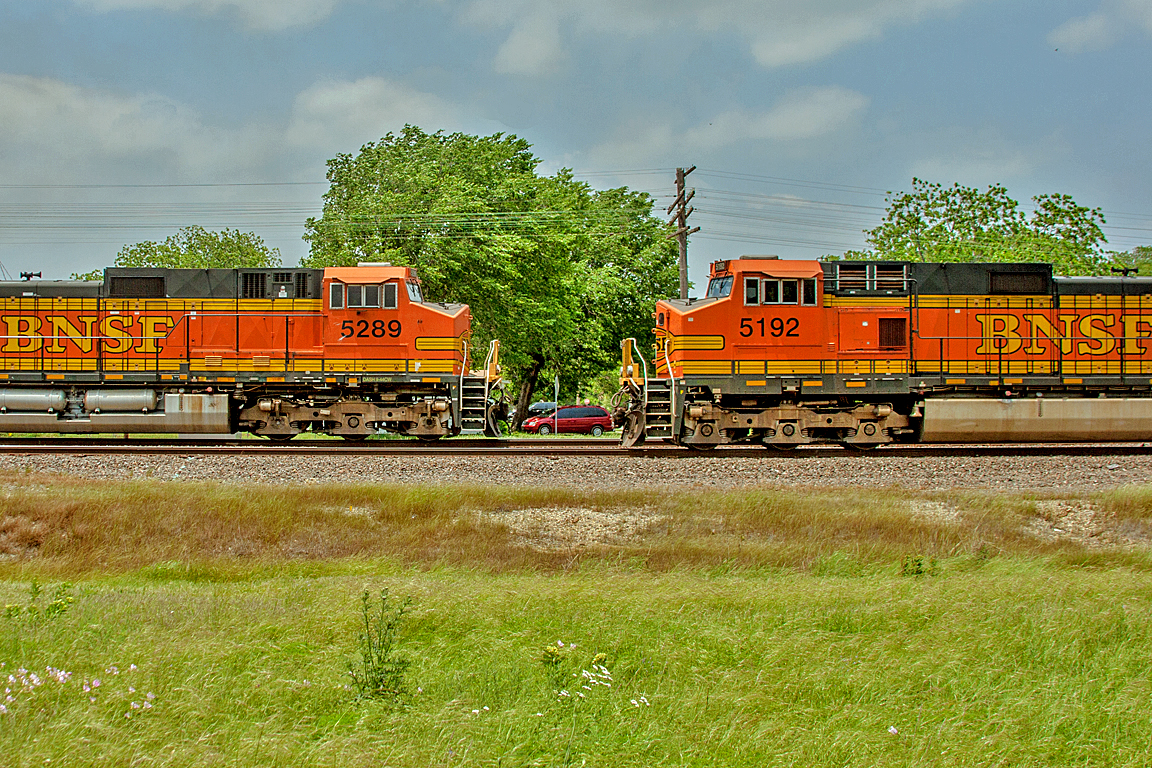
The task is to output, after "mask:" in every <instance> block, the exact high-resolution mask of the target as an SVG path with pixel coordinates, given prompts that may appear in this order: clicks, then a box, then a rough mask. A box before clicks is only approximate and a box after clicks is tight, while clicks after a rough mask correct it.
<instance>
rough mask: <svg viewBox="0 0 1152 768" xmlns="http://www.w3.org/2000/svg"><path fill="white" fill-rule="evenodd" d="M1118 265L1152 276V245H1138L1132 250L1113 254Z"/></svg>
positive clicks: (1141, 274)
mask: <svg viewBox="0 0 1152 768" xmlns="http://www.w3.org/2000/svg"><path fill="white" fill-rule="evenodd" d="M1111 256H1112V259H1113V260H1114V261H1115V262H1116V264H1117V266H1120V267H1130V268H1133V269H1135V270H1136V274H1138V275H1140V276H1141V277H1152V245H1138V246H1136V247H1135V248H1133V249H1132V250H1130V251H1127V252H1123V253H1117V252H1113V253H1112V254H1111Z"/></svg>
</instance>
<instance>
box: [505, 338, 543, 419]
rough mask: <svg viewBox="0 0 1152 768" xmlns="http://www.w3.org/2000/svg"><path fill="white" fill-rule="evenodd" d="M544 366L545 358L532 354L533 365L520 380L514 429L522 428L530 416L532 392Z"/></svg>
mask: <svg viewBox="0 0 1152 768" xmlns="http://www.w3.org/2000/svg"><path fill="white" fill-rule="evenodd" d="M543 367H544V358H542V357H539V356H538V355H532V367H531V368H529V369H528V373H527V374H526V375H525V376H524V378H523V379H522V380H521V381H520V394H519V395H517V397H516V416H515V417H514V418H513V420H512V431H513V432H515V431H516V430H519V429H520V425H521V424H523V423H524V419H526V418H528V406H529V405H531V404H532V392H533V390H535V389H536V382H537V381H539V380H540V370H541V369H542V368H543Z"/></svg>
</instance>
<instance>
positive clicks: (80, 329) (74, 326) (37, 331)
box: [0, 315, 176, 354]
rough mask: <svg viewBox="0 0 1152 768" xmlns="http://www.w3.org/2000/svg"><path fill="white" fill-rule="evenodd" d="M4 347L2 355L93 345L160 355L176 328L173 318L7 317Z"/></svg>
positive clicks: (106, 349)
mask: <svg viewBox="0 0 1152 768" xmlns="http://www.w3.org/2000/svg"><path fill="white" fill-rule="evenodd" d="M0 320H3V322H4V330H5V333H4V336H5V338H4V346H3V347H0V352H6V353H12V352H39V351H40V350H41V349H43V350H44V351H45V352H56V353H62V352H67V351H69V350H71V349H78V350H80V351H81V352H91V351H92V349H93V346H94V342H99V343H100V349H101V351H103V352H107V353H109V354H119V353H123V352H129V351H132V352H142V353H145V354H149V353H157V352H159V351H160V350H161V349H162V346H161V344H160V341H161V340H163V339H165V338H167V336H168V334H169V332H171V330H172V329H173V328H174V327H175V326H176V321H175V320H173V319H172V318H170V317H165V316H156V315H143V316H133V315H108V316H106V317H104V318H100V317H96V316H94V315H92V316H86V315H79V316H76V317H63V316H58V315H48V316H46V317H43V318H40V317H37V316H35V315H4V316H3V317H0Z"/></svg>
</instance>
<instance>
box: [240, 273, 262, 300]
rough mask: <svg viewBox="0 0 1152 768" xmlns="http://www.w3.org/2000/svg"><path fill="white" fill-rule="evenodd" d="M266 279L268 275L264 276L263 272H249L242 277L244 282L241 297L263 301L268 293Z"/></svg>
mask: <svg viewBox="0 0 1152 768" xmlns="http://www.w3.org/2000/svg"><path fill="white" fill-rule="evenodd" d="M266 277H267V275H266V274H264V273H263V272H255V273H253V272H249V273H246V274H243V275H241V278H242V281H243V283H242V285H241V288H242V289H243V292H242V293H241V297H242V298H245V299H262V298H264V294H265V293H266V290H265V287H264V286H265V278H266Z"/></svg>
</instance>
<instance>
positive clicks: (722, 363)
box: [672, 360, 732, 376]
mask: <svg viewBox="0 0 1152 768" xmlns="http://www.w3.org/2000/svg"><path fill="white" fill-rule="evenodd" d="M672 366H673V367H674V368H675V367H679V368H680V375H681V376H684V375H691V374H696V375H712V376H728V375H731V373H732V361H731V360H685V361H683V362H681V363H673V364H672Z"/></svg>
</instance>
